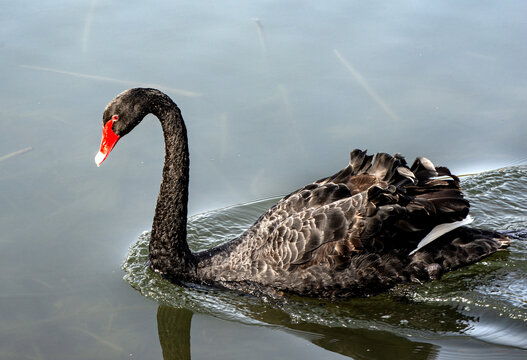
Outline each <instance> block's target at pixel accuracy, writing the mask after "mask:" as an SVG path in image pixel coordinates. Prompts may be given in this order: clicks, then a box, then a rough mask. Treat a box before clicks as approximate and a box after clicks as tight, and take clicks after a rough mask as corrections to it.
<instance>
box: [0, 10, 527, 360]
mask: <svg viewBox="0 0 527 360" xmlns="http://www.w3.org/2000/svg"><path fill="white" fill-rule="evenodd" d="M526 7H527V5H525V3H524V2H522V1H501V2H481V1H474V2H463V3H459V2H457V1H442V2H423V1H401V2H389V3H386V2H367V3H366V2H350V1H342V2H338V1H337V2H332V3H325V4H323V3H321V2H319V1H318V2H295V1H288V2H280V3H277V2H264V1H255V2H251V3H250V4H247V3H245V2H241V1H222V2H212V1H209V2H198V3H196V2H190V1H189V2H185V1H178V2H173V1H161V2H157V3H155V4H151V3H148V4H147V3H144V4H143V3H131V2H125V1H117V0H116V1H102V0H99V1H97V0H92V1H85V2H82V1H77V2H72V3H68V2H62V1H46V2H45V3H42V2H36V1H33V2H31V1H16V2H9V3H8V2H3V3H2V4H0V54H1V56H0V66H1V68H2V70H3V71H2V72H1V73H0V80H1V84H2V86H1V87H0V204H1V206H0V229H1V230H0V289H1V292H0V358H1V359H123V358H127V359H128V358H130V359H134V358H135V359H145V358H148V359H156V358H162V356H163V354H165V357H166V358H170V356H172V355H173V357H172V358H185V356H186V355H188V354H191V355H192V358H194V359H200V358H202V359H207V358H217V359H222V358H224V359H245V358H248V357H251V358H262V359H273V358H276V359H279V358H283V357H284V354H287V357H288V358H291V359H301V358H306V357H310V358H324V359H332V358H335V359H338V358H345V357H353V358H383V357H384V358H393V356H394V355H398V356H400V357H401V356H406V357H415V358H429V359H435V358H456V357H459V356H460V354H462V355H463V357H470V356H472V357H478V358H500V359H501V358H520V357H522V356H523V357H524V356H525V350H523V349H525V347H526V346H525V338H527V336H526V333H525V330H524V329H525V323H526V315H525V314H526V312H527V309H526V301H527V300H526V298H527V296H526V288H527V284H526V283H525V275H526V270H525V265H523V263H524V262H525V261H524V260H525V256H526V255H525V254H526V252H527V251H526V249H525V242H522V241H520V240H517V241H515V242H513V245H512V246H511V248H510V249H509V250H507V251H506V252H503V253H500V254H497V255H496V256H493V257H492V258H489V259H488V260H487V261H485V262H483V263H480V264H476V265H474V266H472V267H470V268H467V269H463V270H461V271H459V272H456V273H452V274H449V275H447V276H445V278H444V279H443V280H442V281H441V282H433V283H428V284H425V285H424V286H423V287H418V288H413V287H410V288H402V289H398V290H397V291H395V292H392V293H389V294H385V295H381V296H379V297H374V298H369V299H356V300H350V301H348V302H344V303H340V302H339V303H320V302H315V301H310V300H306V299H293V300H291V301H288V302H285V303H284V302H281V303H272V302H269V301H268V302H266V301H265V300H261V299H254V298H248V297H243V296H238V295H233V294H231V293H225V292H221V291H214V290H206V289H183V288H178V287H174V286H173V285H170V284H166V283H164V282H162V281H160V280H159V279H157V278H155V277H153V276H152V275H151V274H148V273H147V272H145V271H144V267H142V264H143V259H144V255H145V254H144V244H145V242H146V240H147V237H148V235H147V234H144V235H140V234H142V233H143V232H144V231H145V230H149V228H150V226H151V219H152V217H153V209H154V206H155V201H156V196H157V188H158V185H159V180H160V173H161V167H162V156H163V144H162V135H161V131H160V130H161V129H160V126H159V125H158V122H157V121H155V119H154V118H153V117H149V118H148V119H146V120H145V121H144V122H143V123H142V124H141V125H140V126H139V127H138V128H137V129H136V131H134V132H133V133H131V134H130V135H128V136H127V137H126V139H124V140H122V141H120V142H119V144H118V145H117V147H116V149H115V150H114V151H113V152H112V154H111V156H110V157H109V158H108V159H107V160H106V162H105V163H104V165H103V166H102V167H101V168H96V167H95V165H94V163H93V156H94V155H95V153H96V151H97V150H98V145H99V142H100V136H101V114H102V110H103V109H104V106H105V105H106V103H107V102H108V101H109V100H110V99H111V98H112V97H113V96H115V95H116V94H117V93H119V92H121V91H122V90H124V89H126V88H128V87H133V86H145V85H149V86H155V87H158V88H161V89H163V90H164V91H165V92H166V93H167V94H169V95H170V96H171V97H173V98H174V100H175V101H176V102H177V103H178V105H179V106H180V107H181V108H182V111H183V115H184V117H185V119H186V121H187V128H188V131H189V141H190V149H191V184H190V203H189V208H190V212H191V214H192V215H193V217H192V221H191V223H190V225H189V226H190V227H191V228H190V230H191V231H190V235H191V236H190V239H189V240H190V242H191V244H192V245H193V246H194V248H203V247H207V246H210V245H212V244H213V243H215V242H216V241H223V240H225V239H227V238H229V237H231V236H233V235H236V234H238V233H239V232H240V231H241V230H242V229H243V228H244V227H245V226H247V225H248V224H250V223H251V222H252V221H254V219H255V218H256V217H257V216H258V215H259V214H260V213H261V212H262V211H264V210H265V208H266V207H268V206H270V205H271V204H272V202H273V201H274V200H273V199H276V196H279V195H283V194H286V193H288V192H290V191H292V190H294V189H296V188H298V187H300V186H302V185H304V184H306V183H308V182H311V181H313V180H314V179H318V178H321V177H323V176H326V175H328V174H330V173H333V172H335V171H336V170H338V169H340V168H342V167H344V166H345V165H346V163H347V160H348V154H349V151H350V150H352V149H353V148H368V149H369V150H370V152H376V151H386V152H390V153H394V152H402V153H404V154H405V155H406V156H407V157H408V158H409V159H413V157H415V156H419V155H426V156H427V157H429V158H430V159H431V160H432V161H434V163H436V164H440V165H448V166H449V167H450V168H451V169H452V170H453V171H454V172H456V173H458V174H459V173H467V172H478V171H481V170H489V169H495V168H500V167H504V166H512V167H509V168H507V169H505V170H500V171H497V172H490V173H483V174H481V175H477V176H474V177H468V178H464V182H463V185H464V186H465V188H466V193H467V196H468V198H469V199H470V200H471V201H472V204H473V208H472V213H473V216H474V217H475V218H476V221H477V225H480V226H484V227H489V228H496V229H501V230H515V229H522V228H525V227H526V222H527V221H526V215H525V210H524V209H525V206H524V205H523V204H525V203H526V201H525V200H526V199H525V193H526V191H525V190H526V187H527V185H526V183H525V180H524V179H525V175H526V174H525V167H522V166H518V165H522V164H525V163H526V158H527V145H526V142H525V138H526V135H527V131H526V130H527V128H526V126H525V115H524V114H525V113H526V110H527V109H526V104H527V103H526V102H525V99H526V97H527V71H526V67H525V64H526V63H527V52H526V47H525V34H526V33H527V23H526V22H525V20H524V19H525V17H524V14H525V13H526V10H527V9H526ZM268 198H272V199H271V200H269V201H262V202H254V200H256V199H268ZM248 202H250V203H249V204H247V205H242V206H235V207H232V205H233V204H240V203H248ZM226 206H227V207H228V206H231V207H228V208H225V207H226ZM215 209H222V210H215ZM211 211H212V212H211ZM130 245H132V247H131V248H130V249H129V247H130ZM134 254H137V255H134ZM123 261H124V270H123V269H122V268H121V265H122V264H123ZM123 277H124V278H125V280H123ZM130 284H132V286H130ZM137 290H139V291H137ZM178 354H179V355H178ZM187 357H188V356H187Z"/></svg>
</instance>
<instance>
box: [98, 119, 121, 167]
mask: <svg viewBox="0 0 527 360" xmlns="http://www.w3.org/2000/svg"><path fill="white" fill-rule="evenodd" d="M112 125H113V119H111V120H109V121H108V122H107V123H106V125H104V126H103V128H102V140H101V149H100V150H99V152H98V153H97V155H95V163H96V164H97V166H100V165H101V164H102V162H103V161H104V160H105V159H106V157H107V156H108V154H110V151H112V149H113V147H114V146H115V144H117V141H118V140H119V138H120V136H119V135H117V134H116V133H114V132H113V130H112Z"/></svg>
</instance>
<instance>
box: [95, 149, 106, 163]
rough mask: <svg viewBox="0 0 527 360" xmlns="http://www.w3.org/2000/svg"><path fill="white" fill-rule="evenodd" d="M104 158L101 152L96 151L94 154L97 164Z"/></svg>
mask: <svg viewBox="0 0 527 360" xmlns="http://www.w3.org/2000/svg"><path fill="white" fill-rule="evenodd" d="M104 159H106V156H105V155H104V154H103V153H102V152H100V151H99V152H98V153H97V155H95V163H96V164H97V166H101V163H102V162H103V161H104Z"/></svg>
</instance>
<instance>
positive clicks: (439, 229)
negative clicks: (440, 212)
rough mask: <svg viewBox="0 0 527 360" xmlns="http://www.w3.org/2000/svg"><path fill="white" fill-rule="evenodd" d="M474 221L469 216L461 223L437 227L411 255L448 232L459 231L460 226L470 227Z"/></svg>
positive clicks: (455, 222)
mask: <svg viewBox="0 0 527 360" xmlns="http://www.w3.org/2000/svg"><path fill="white" fill-rule="evenodd" d="M472 221H474V219H473V218H472V217H471V216H470V215H468V216H467V217H466V218H464V219H463V220H460V221H454V222H451V223H444V224H439V225H437V226H436V227H434V228H433V229H432V230H431V231H430V232H429V233H428V234H427V235H426V236H425V237H424V238H423V239H422V240H421V241H420V242H419V244H417V247H416V248H415V249H414V250H413V251H412V252H411V253H410V254H409V255H413V254H415V253H416V252H417V251H419V250H420V249H421V248H422V247H423V246H426V245H428V244H430V243H431V242H432V241H434V240H435V239H437V238H438V237H440V236H442V235H444V234H446V233H447V232H450V231H452V230H454V229H457V228H458V227H460V226H464V225H468V224H470V223H471V222H472Z"/></svg>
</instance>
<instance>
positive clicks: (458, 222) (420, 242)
mask: <svg viewBox="0 0 527 360" xmlns="http://www.w3.org/2000/svg"><path fill="white" fill-rule="evenodd" d="M352 162H353V161H352ZM358 163H360V161H358ZM363 168H364V167H363ZM365 172H366V173H367V174H369V175H370V176H371V175H373V176H374V177H375V179H377V181H376V182H375V183H374V184H373V185H372V186H371V187H370V188H368V190H367V199H366V205H365V211H364V216H363V231H362V233H361V236H360V237H361V241H362V243H363V244H365V248H367V249H368V248H369V250H374V251H380V250H381V249H387V248H394V249H395V248H398V249H403V248H405V249H407V250H406V251H407V254H408V252H410V251H412V250H413V252H412V254H413V253H415V252H416V251H418V250H420V249H421V248H422V247H424V246H426V245H428V244H430V243H432V242H433V241H435V240H437V239H438V238H440V237H441V236H442V235H445V234H446V233H448V232H450V231H453V230H455V229H456V228H458V227H460V226H464V225H467V224H468V223H470V222H471V218H470V217H468V213H469V208H470V204H469V202H468V201H467V200H466V199H464V197H463V194H462V192H461V187H460V186H459V179H458V178H457V177H456V176H455V175H452V174H451V173H450V171H449V170H448V169H447V168H445V167H435V166H434V165H433V163H432V162H431V161H430V160H428V159H426V158H423V157H420V158H417V159H416V160H415V162H414V163H413V164H412V166H410V167H408V166H407V164H406V161H405V160H404V158H403V157H402V156H401V155H398V154H397V155H395V156H390V155H388V154H384V153H379V154H377V155H376V156H375V160H374V162H373V163H372V164H371V165H370V166H369V167H368V168H367V169H365Z"/></svg>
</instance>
